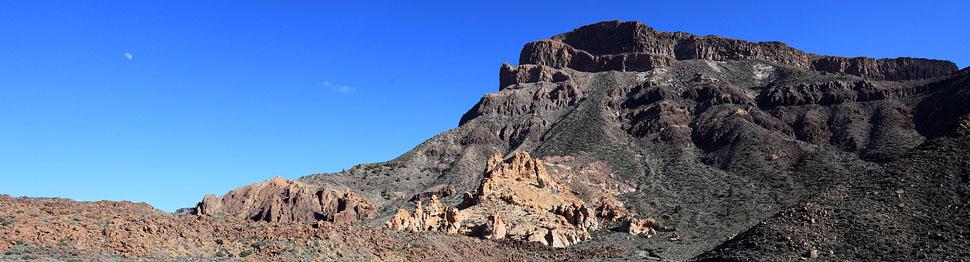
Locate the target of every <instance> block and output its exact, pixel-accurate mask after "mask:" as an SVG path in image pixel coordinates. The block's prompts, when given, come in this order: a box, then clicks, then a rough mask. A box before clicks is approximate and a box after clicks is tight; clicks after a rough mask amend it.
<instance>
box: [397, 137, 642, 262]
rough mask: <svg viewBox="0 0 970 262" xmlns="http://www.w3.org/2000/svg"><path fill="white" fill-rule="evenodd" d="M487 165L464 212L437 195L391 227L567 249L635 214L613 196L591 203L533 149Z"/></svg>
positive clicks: (399, 213) (401, 213)
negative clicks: (552, 172) (603, 223)
mask: <svg viewBox="0 0 970 262" xmlns="http://www.w3.org/2000/svg"><path fill="white" fill-rule="evenodd" d="M486 166H487V167H486V169H485V173H484V176H483V178H482V181H481V183H480V184H479V187H478V190H477V191H475V192H468V193H465V199H464V202H463V203H462V204H461V205H459V208H461V209H460V210H459V209H458V208H454V207H446V206H443V205H442V204H441V202H440V201H438V198H437V196H436V195H432V196H431V199H430V201H429V202H428V204H427V205H424V204H423V202H421V201H418V203H417V205H416V206H415V209H414V212H412V213H408V212H407V211H406V210H403V209H400V210H398V211H397V213H396V214H395V215H394V217H392V218H391V220H390V221H388V222H387V223H386V224H385V226H386V227H388V228H392V229H397V230H410V231H414V232H420V231H438V232H445V233H449V234H466V235H471V236H477V237H482V238H486V239H505V238H508V239H513V240H518V241H528V242H537V243H540V244H543V245H548V246H552V247H566V246H569V245H572V244H575V243H578V242H580V241H584V240H588V239H590V234H589V232H590V231H593V230H597V229H599V227H600V220H601V219H607V220H611V221H615V220H617V219H619V218H621V217H632V216H633V215H634V214H632V213H630V212H628V211H626V209H624V208H623V207H622V203H619V201H616V200H615V199H613V198H611V197H609V196H603V197H601V198H600V199H601V200H599V201H596V204H597V205H598V206H591V205H589V204H587V203H586V202H585V201H583V200H582V199H580V198H578V197H577V194H578V192H576V191H574V190H572V189H571V188H570V187H569V186H567V185H566V184H564V183H562V182H560V181H558V180H557V179H555V178H553V177H552V176H550V174H549V173H548V172H547V171H546V168H545V165H544V164H543V161H542V160H539V159H533V158H531V157H530V156H529V153H525V152H521V153H516V154H514V155H512V156H511V157H509V158H507V159H503V158H502V155H495V156H493V157H492V158H490V159H489V160H488V163H487V165H486ZM624 186H626V185H622V186H601V188H617V187H624Z"/></svg>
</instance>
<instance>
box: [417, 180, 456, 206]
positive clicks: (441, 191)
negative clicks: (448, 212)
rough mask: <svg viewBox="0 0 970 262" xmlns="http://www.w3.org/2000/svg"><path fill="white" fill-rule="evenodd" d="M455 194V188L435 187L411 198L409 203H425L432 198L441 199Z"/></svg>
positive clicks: (446, 186)
mask: <svg viewBox="0 0 970 262" xmlns="http://www.w3.org/2000/svg"><path fill="white" fill-rule="evenodd" d="M456 192H457V191H455V187H453V186H451V185H448V184H444V185H437V186H433V187H431V188H428V189H426V190H424V191H422V192H421V193H417V194H415V195H414V196H411V200H410V201H411V202H414V201H426V200H431V199H432V198H442V197H446V196H450V195H454V194H455V193H456Z"/></svg>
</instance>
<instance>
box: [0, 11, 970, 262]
mask: <svg viewBox="0 0 970 262" xmlns="http://www.w3.org/2000/svg"><path fill="white" fill-rule="evenodd" d="M498 73H499V76H498V78H499V87H498V90H497V91H496V92H495V93H489V94H485V95H484V96H483V97H482V98H481V100H480V101H479V102H478V103H477V104H475V105H473V106H472V107H471V109H469V110H468V111H467V112H465V113H464V114H463V115H462V116H461V118H460V120H459V122H458V123H457V124H458V126H457V127H456V128H454V129H451V130H448V131H445V132H443V133H441V134H438V135H436V136H434V137H432V138H430V139H428V140H427V141H425V142H423V143H421V144H420V145H417V146H416V147H415V148H413V149H411V150H410V151H408V152H406V153H404V154H403V155H401V156H399V157H397V158H395V159H392V160H390V161H386V162H380V163H372V164H361V165H357V166H355V167H353V168H350V169H348V170H345V171H342V172H337V173H327V174H314V175H309V176H305V177H302V178H299V179H298V180H296V181H290V180H285V179H281V178H276V179H272V180H269V181H266V182H263V183H256V184H253V185H250V186H246V187H243V188H240V189H237V190H233V191H231V192H229V193H227V194H226V195H223V196H221V197H217V196H215V195H210V196H206V197H205V198H204V199H203V201H202V202H200V203H199V205H198V207H197V208H195V209H192V210H191V211H188V212H183V213H191V214H194V215H172V214H167V215H161V214H156V215H152V216H151V217H152V218H153V219H157V220H159V221H165V222H164V223H165V224H173V226H172V227H174V228H175V229H166V230H168V231H161V232H165V233H166V234H167V235H164V236H153V237H157V238H160V239H161V240H157V241H160V242H158V243H163V244H161V246H162V247H166V246H165V245H167V244H165V243H180V244H179V245H181V243H186V245H190V244H191V245H195V246H196V248H195V249H193V248H188V249H189V250H199V251H197V252H194V253H192V252H188V251H186V252H187V253H189V254H193V255H195V257H194V258H199V259H203V258H206V257H210V258H211V257H212V255H213V254H215V253H216V252H220V251H221V250H227V251H228V252H229V253H238V252H242V251H254V252H257V253H258V257H259V259H281V260H286V259H291V260H292V259H301V258H310V257H313V258H320V257H321V256H322V257H324V258H330V259H348V260H353V259H363V260H410V259H422V258H423V259H444V260H459V259H461V260H464V259H485V260H506V259H510V258H533V259H539V260H543V259H553V258H558V259H564V260H574V259H593V260H645V259H652V260H671V261H683V260H701V261H749V260H755V261H777V260H801V259H813V258H820V259H826V260H880V261H882V260H920V259H924V260H961V259H963V260H965V259H966V258H967V257H970V253H967V250H970V240H968V236H970V232H968V228H970V227H968V226H970V224H967V223H968V222H967V221H970V209H968V207H967V205H966V203H970V187H968V182H970V177H968V174H970V106H968V105H970V69H963V70H959V69H958V68H957V66H956V65H955V64H954V63H952V62H949V61H942V60H932V59H921V58H906V57H904V58H883V59H873V58H866V57H853V58H847V57H835V56H825V55H817V54H810V53H805V52H803V51H801V50H798V49H795V48H793V47H789V46H787V45H785V44H783V43H780V42H758V43H755V42H749V41H744V40H738V39H730V38H724V37H719V36H696V35H692V34H688V33H683V32H661V31H656V30H654V29H652V28H650V27H648V26H646V25H644V24H642V23H640V22H620V21H607V22H600V23H596V24H591V25H587V26H583V27H580V28H577V29H575V30H573V31H572V32H567V33H563V34H559V35H555V36H552V37H550V38H548V39H543V40H539V41H535V42H531V43H527V44H525V46H524V47H523V49H522V52H521V54H520V58H519V61H518V65H515V66H512V65H509V64H503V65H501V67H500V68H499V72H498ZM456 116H457V114H456ZM50 201H54V202H58V203H59V202H60V201H62V200H43V199H34V200H30V199H27V200H25V199H12V198H3V197H0V204H2V205H3V207H4V208H3V209H0V216H5V217H12V218H16V219H27V220H29V218H27V217H25V216H24V215H23V214H22V213H12V212H13V211H14V210H28V213H29V212H31V211H30V210H37V209H39V208H40V205H45V204H43V203H46V202H50ZM8 206H9V207H14V208H8ZM88 206H89V204H81V205H78V208H82V209H84V208H88V209H90V208H103V207H88ZM48 209H49V208H48ZM130 209H131V208H126V209H124V210H130ZM144 209H150V208H144ZM137 210H141V209H137ZM51 212H53V211H51ZM73 212H84V210H80V211H78V210H73ZM138 212H142V211H138ZM144 212H147V211H144ZM48 213H50V212H48ZM51 214H53V213H51ZM156 217H157V218H156ZM105 219H108V218H105ZM183 220H184V221H183ZM30 221H34V220H30ZM173 221H174V222H173ZM178 221H183V222H178ZM187 221H202V222H191V223H197V224H193V225H196V226H197V227H192V228H190V229H182V228H180V227H179V226H178V225H182V224H184V223H190V222H187ZM247 221H248V222H247ZM34 222H37V223H40V222H38V221H34ZM92 223H93V222H92ZM98 223H100V222H98ZM96 224H97V223H96ZM240 224H246V225H249V226H247V227H245V228H248V230H249V231H247V230H244V229H241V228H239V227H234V226H235V225H240ZM25 225H26V226H23V225H20V224H18V228H21V229H18V230H21V231H17V232H28V231H23V230H27V229H29V228H40V227H43V228H44V231H42V232H55V233H56V232H58V230H64V229H63V228H70V227H63V228H61V227H58V228H50V227H47V226H45V225H46V224H43V223H40V224H30V223H25ZM30 225H34V226H30ZM98 225H101V224H98ZM7 226H8V225H4V227H5V228H4V229H5V230H4V231H0V237H2V238H4V239H8V240H19V239H27V240H28V241H34V242H37V243H46V244H47V245H53V243H55V242H52V241H48V240H50V239H47V238H52V237H51V236H47V235H44V234H40V235H41V236H44V238H43V239H46V240H43V241H41V240H37V239H34V240H32V239H31V238H28V235H29V236H30V237H34V238H36V237H35V235H31V234H27V235H25V234H20V233H11V232H14V231H9V230H7V228H6V227H7ZM133 226H136V227H135V230H136V231H137V230H141V229H140V227H138V226H141V225H140V224H137V225H133ZM253 227H255V228H265V227H272V228H278V229H276V230H279V231H280V232H284V233H285V234H282V235H281V237H283V238H285V240H284V239H280V238H274V237H273V236H272V235H266V234H263V233H259V232H262V231H260V230H253ZM166 228H171V227H166ZM213 228H217V229H218V230H217V229H213ZM230 229H231V230H235V231H231V232H233V233H232V234H231V235H229V237H238V238H243V239H249V238H246V237H247V236H250V237H251V238H252V239H262V240H266V241H271V242H273V241H275V242H273V243H276V244H278V245H276V246H274V248H276V249H273V250H268V249H267V250H263V249H261V248H260V247H257V246H252V244H251V243H249V244H250V246H251V247H252V248H251V249H247V246H246V244H247V243H248V242H246V241H234V242H232V243H233V245H232V246H225V247H223V246H217V245H213V244H212V243H210V242H211V241H210V240H211V239H214V238H217V237H218V238H225V237H226V236H223V235H225V234H226V233H224V232H223V231H224V230H230ZM240 230H241V232H240ZM102 231H103V230H102ZM189 231H191V232H195V233H183V232H189ZM30 232H33V231H30ZM99 232H100V231H99ZM320 232H323V233H320ZM199 234H201V236H202V237H198V236H197V235H199ZM321 234H322V235H321ZM326 234H330V235H327V236H331V235H339V234H348V235H349V237H346V238H340V239H336V238H332V237H324V236H323V235H326ZM480 238H483V239H486V240H481V239H480ZM401 239H405V240H403V241H402V240H401ZM72 241H73V240H72ZM99 241H109V240H99ZM179 241H181V242H179ZM247 241H248V240H247ZM300 241H317V242H314V243H322V244H319V245H321V246H327V247H333V248H330V249H327V250H329V251H328V252H330V251H334V252H336V251H335V250H337V251H339V252H338V253H333V252H331V253H326V252H325V253H324V254H323V255H321V254H320V253H319V252H323V251H320V250H323V249H318V248H316V247H318V246H317V245H316V244H315V245H309V244H307V245H304V244H302V243H303V242H300ZM489 241H491V242H489ZM109 242H110V241H109ZM250 242H252V241H250ZM4 243H5V242H2V241H0V248H11V249H12V250H17V252H20V250H25V249H26V247H22V246H23V245H21V244H16V245H13V244H9V243H8V245H6V246H4ZM111 243H114V242H111ZM347 243H352V244H353V245H360V246H362V248H360V249H356V250H355V249H354V248H353V247H352V246H353V245H349V246H348V245H347ZM219 245H222V244H219ZM308 245H309V246H308ZM382 245H386V246H388V247H387V248H386V249H385V248H383V247H382ZM42 246H43V245H42ZM418 246H420V247H422V248H420V250H421V251H414V252H409V251H402V250H404V249H407V248H415V247H418ZM122 247H123V246H122ZM151 247H154V248H159V247H157V245H156V246H151ZM119 248H120V247H119ZM119 248H114V249H110V250H113V251H111V252H115V254H119V253H120V254H131V255H132V256H135V257H146V256H154V257H155V258H161V259H163V260H164V259H171V258H179V257H184V253H186V252H183V255H171V254H166V255H158V254H159V252H161V251H158V250H155V249H152V248H150V247H149V246H148V245H146V247H145V248H143V249H139V250H138V251H137V252H135V253H131V252H129V253H125V252H127V251H125V249H119ZM84 250H87V249H84ZM163 250H164V249H163ZM280 250H282V251H280ZM287 250H294V251H292V252H290V251H287ZM415 250H417V249H415ZM272 251H280V252H281V253H272ZM49 252H55V253H56V249H55V251H49ZM92 252H94V251H92ZM287 252H290V253H287ZM315 252H316V253H315ZM347 252H350V253H347ZM109 253H110V252H109ZM351 253H352V254H355V256H351V257H336V255H338V254H339V255H346V254H351ZM294 254H298V255H294ZM480 254H495V255H494V256H483V255H480ZM18 255H19V254H17V255H15V256H18Z"/></svg>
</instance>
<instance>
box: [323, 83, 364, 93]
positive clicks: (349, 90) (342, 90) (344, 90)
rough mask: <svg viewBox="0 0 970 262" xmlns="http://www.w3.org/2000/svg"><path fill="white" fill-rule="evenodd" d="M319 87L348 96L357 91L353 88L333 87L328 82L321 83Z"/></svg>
mask: <svg viewBox="0 0 970 262" xmlns="http://www.w3.org/2000/svg"><path fill="white" fill-rule="evenodd" d="M320 85H322V86H325V87H329V88H330V90H333V91H334V92H337V93H344V94H349V93H353V92H354V91H357V89H355V88H353V87H349V86H342V85H334V84H331V83H330V82H328V81H323V83H320Z"/></svg>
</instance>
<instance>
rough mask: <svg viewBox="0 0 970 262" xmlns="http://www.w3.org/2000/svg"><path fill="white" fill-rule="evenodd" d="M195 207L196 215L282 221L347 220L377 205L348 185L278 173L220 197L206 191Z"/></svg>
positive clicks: (367, 215) (372, 212)
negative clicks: (325, 183) (310, 181)
mask: <svg viewBox="0 0 970 262" xmlns="http://www.w3.org/2000/svg"><path fill="white" fill-rule="evenodd" d="M196 210H197V211H196V213H197V214H199V215H228V216H233V217H236V218H239V219H248V220H253V221H267V222H284V223H285V222H293V223H299V222H314V221H317V220H324V221H329V222H333V223H337V224H346V223H351V222H354V221H358V220H364V219H369V218H372V217H374V216H375V215H376V214H377V208H376V207H375V206H374V205H373V204H371V203H370V201H369V200H367V199H366V198H364V197H361V196H359V195H357V194H356V193H354V192H352V191H350V190H349V189H346V190H338V189H336V188H333V187H330V186H322V187H321V186H317V185H311V184H306V183H302V182H298V181H295V180H288V179H283V178H281V177H278V176H277V177H275V178H273V179H271V180H267V181H264V182H261V183H254V184H252V185H248V186H244V187H240V188H237V189H234V190H232V191H229V193H226V194H225V195H223V196H221V197H216V196H215V195H212V194H209V195H206V196H205V197H204V198H203V199H202V202H200V203H199V204H198V205H197V206H196Z"/></svg>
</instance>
